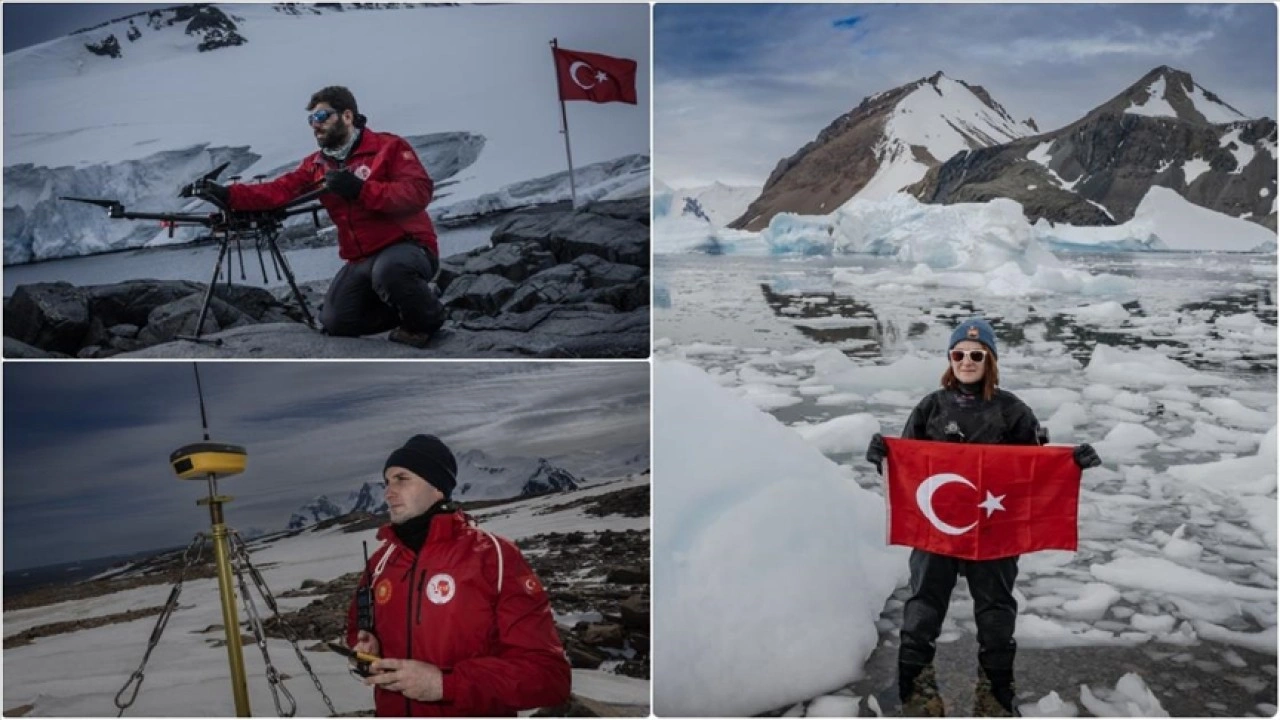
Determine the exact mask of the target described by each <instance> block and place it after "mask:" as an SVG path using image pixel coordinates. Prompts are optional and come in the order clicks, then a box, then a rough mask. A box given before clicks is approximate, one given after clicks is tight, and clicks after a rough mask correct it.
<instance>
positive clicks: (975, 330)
mask: <svg viewBox="0 0 1280 720" xmlns="http://www.w3.org/2000/svg"><path fill="white" fill-rule="evenodd" d="M964 340H977V341H978V342H980V343H982V344H983V345H986V346H987V348H988V349H990V350H991V355H992V356H993V357H994V356H997V355H998V353H997V352H996V331H995V330H992V329H991V323H989V322H987V321H986V320H983V319H982V318H979V317H975V318H969V319H968V320H965V321H964V322H962V323H960V327H958V328H956V329H955V331H954V332H952V333H951V344H950V345H948V346H947V351H948V352H949V351H950V350H951V348H953V347H955V346H956V345H958V344H959V343H960V342H962V341H964Z"/></svg>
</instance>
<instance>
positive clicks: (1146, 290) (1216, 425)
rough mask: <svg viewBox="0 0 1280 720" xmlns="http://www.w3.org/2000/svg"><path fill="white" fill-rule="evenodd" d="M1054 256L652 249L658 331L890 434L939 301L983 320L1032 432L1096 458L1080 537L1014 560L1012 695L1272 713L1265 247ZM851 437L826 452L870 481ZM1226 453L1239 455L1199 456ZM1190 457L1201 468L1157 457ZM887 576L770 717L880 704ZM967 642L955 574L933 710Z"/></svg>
mask: <svg viewBox="0 0 1280 720" xmlns="http://www.w3.org/2000/svg"><path fill="white" fill-rule="evenodd" d="M1064 263H1065V266H1066V267H1065V268H1063V269H1062V272H1061V273H1058V274H1052V273H1051V274H1049V275H1048V276H1047V280H1046V281H1045V283H1044V285H1043V286H1041V287H1023V286H1019V285H1017V284H1016V282H1015V283H1014V284H1013V285H1010V284H1009V283H1008V282H1007V278H1006V279H1004V280H1000V279H995V280H993V279H991V278H988V277H984V276H980V275H977V274H973V273H948V272H928V271H918V270H913V269H912V268H910V267H903V266H901V265H898V264H895V263H893V262H891V261H886V260H883V259H879V258H864V257H856V258H840V259H835V260H833V259H830V258H807V259H779V258H740V257H731V256H721V257H708V256H703V255H660V256H658V257H657V258H656V259H655V266H656V268H655V270H656V272H655V277H656V278H657V282H656V286H655V299H656V302H655V306H656V307H655V315H654V337H655V339H656V346H655V352H656V354H657V355H658V356H660V357H677V358H681V359H684V360H685V361H687V362H691V363H693V364H695V365H698V366H699V367H702V368H703V369H704V370H706V371H708V372H709V373H710V374H712V375H713V376H714V377H715V378H716V379H717V381H718V382H720V383H721V384H723V385H725V386H727V387H730V388H733V389H735V390H737V391H738V392H739V393H740V394H742V395H743V396H744V397H745V398H747V399H748V400H750V401H752V402H753V403H755V404H756V405H757V406H758V407H760V408H762V409H764V410H766V411H767V412H770V413H771V414H773V415H774V416H775V417H776V418H778V419H779V420H780V421H782V422H783V423H785V424H788V425H792V426H796V427H807V426H815V425H817V424H820V423H822V422H824V421H829V420H831V419H833V418H838V417H842V416H847V415H853V414H869V415H871V416H872V417H874V418H875V419H876V420H877V421H879V423H880V427H881V429H882V432H885V433H886V434H889V435H897V434H899V433H900V431H901V429H902V426H903V424H904V423H905V421H906V417H907V415H908V414H909V412H910V410H911V408H912V407H914V405H915V404H916V403H917V402H918V401H919V399H920V398H921V397H922V396H923V395H924V394H925V393H927V392H929V391H930V390H931V389H932V388H933V387H936V384H937V378H938V377H940V376H941V374H942V371H943V370H944V369H945V361H944V360H943V358H942V351H943V349H945V345H946V341H947V338H948V336H949V334H950V331H951V329H952V328H953V327H954V326H955V324H956V323H957V322H958V320H959V319H963V318H965V317H968V316H970V315H973V314H981V315H984V316H986V317H987V318H989V319H991V320H993V324H994V325H995V326H996V328H997V335H998V337H999V340H1000V348H999V350H1000V365H1001V377H1002V386H1004V387H1006V388H1007V389H1009V390H1011V391H1013V392H1014V393H1016V394H1018V395H1019V396H1020V397H1022V398H1023V399H1024V400H1025V401H1026V402H1027V403H1028V404H1029V405H1030V406H1031V407H1032V409H1033V410H1034V411H1035V413H1036V415H1037V417H1038V418H1039V419H1040V421H1041V422H1042V423H1044V424H1046V425H1047V426H1048V427H1049V428H1050V431H1051V433H1052V435H1053V437H1052V438H1051V440H1052V442H1055V443H1079V442H1091V443H1094V445H1095V447H1097V448H1098V450H1099V453H1100V454H1101V455H1102V456H1103V459H1104V463H1105V464H1104V467H1102V468H1099V469H1095V470H1090V471H1089V472H1088V473H1086V474H1085V477H1084V479H1083V486H1082V490H1081V500H1080V538H1081V540H1080V547H1079V550H1078V551H1077V552H1075V553H1065V552H1056V551H1055V552H1041V553H1034V554H1031V555H1028V556H1024V557H1023V558H1022V560H1021V562H1020V575H1019V579H1018V584H1017V591H1018V595H1019V597H1018V599H1019V607H1020V615H1019V631H1018V637H1019V647H1020V650H1019V655H1018V664H1017V676H1018V678H1019V702H1020V703H1035V702H1037V701H1039V700H1041V699H1042V698H1045V697H1046V696H1047V695H1048V694H1049V693H1050V692H1056V693H1057V694H1058V696H1059V697H1060V699H1061V700H1062V701H1064V702H1066V703H1074V705H1075V710H1076V712H1078V713H1079V714H1082V715H1083V714H1089V710H1088V709H1087V708H1085V707H1083V706H1082V702H1081V696H1082V690H1081V686H1082V685H1086V686H1088V687H1089V688H1090V689H1091V692H1092V693H1093V695H1095V696H1097V697H1099V698H1109V697H1110V696H1111V694H1112V693H1113V692H1114V688H1115V687H1116V684H1117V682H1118V681H1119V680H1120V678H1121V677H1122V676H1123V675H1125V674H1126V673H1136V674H1137V675H1138V676H1140V677H1141V678H1142V680H1143V681H1144V682H1145V684H1146V686H1147V687H1148V688H1149V689H1150V690H1151V692H1152V693H1154V695H1155V697H1156V699H1157V700H1159V702H1160V703H1161V705H1162V706H1163V708H1164V709H1165V710H1166V711H1168V712H1170V713H1171V714H1173V715H1175V716H1177V715H1182V716H1187V715H1206V716H1225V715H1233V716H1244V715H1264V716H1269V715H1273V714H1274V713H1275V712H1276V594H1275V589H1276V584H1277V583H1276V580H1277V571H1276V549H1275V548H1276V497H1275V473H1276V467H1275V465H1274V459H1273V458H1274V455H1272V456H1271V458H1272V459H1271V460H1270V465H1269V466H1268V464H1267V461H1265V460H1260V461H1256V462H1255V461H1254V459H1253V456H1255V455H1256V454H1257V453H1258V452H1259V447H1260V444H1261V443H1262V442H1263V439H1264V434H1265V433H1267V432H1268V430H1270V429H1271V428H1273V427H1274V426H1275V424H1276V302H1275V296H1276V265H1275V258H1274V257H1273V256H1212V257H1210V256H1205V257H1197V256H1192V255H1180V254H1160V255H1140V254H1125V255H1118V254H1109V255H1098V256H1085V255H1072V256H1066V257H1065V258H1064ZM1086 273H1087V274H1086ZM1037 277H1038V278H1040V277H1046V276H1043V275H1037ZM1015 280H1016V278H1015ZM1099 348H1101V350H1099ZM935 358H936V360H935ZM1174 363H1176V364H1174ZM890 365H891V366H892V368H891V369H889V370H887V371H886V370H885V367H886V366H890ZM658 392H661V388H659V389H658ZM1270 442H1271V443H1273V444H1274V442H1275V436H1274V434H1273V435H1271V436H1270ZM864 448H865V440H864V441H863V443H862V444H861V445H859V444H857V443H852V442H848V443H843V444H841V443H839V442H837V443H834V444H832V443H828V444H827V446H826V447H824V452H826V454H827V456H828V457H830V458H831V459H832V460H834V461H836V462H838V463H841V464H843V465H846V466H849V467H850V468H852V469H853V470H854V472H855V477H856V479H857V482H859V484H861V485H863V486H864V487H867V488H869V489H872V490H874V491H876V492H882V490H881V488H880V481H879V478H878V476H876V475H875V474H874V471H872V470H870V466H869V465H867V464H866V463H865V462H864V461H862V460H860V457H861V454H862V452H863V449H864ZM1233 458H1240V459H1241V462H1243V463H1245V464H1244V465H1238V466H1235V465H1225V466H1213V465H1208V464H1209V463H1214V462H1218V461H1222V460H1231V459H1233ZM1194 465H1207V466H1208V468H1209V469H1208V470H1207V471H1201V472H1194V471H1191V472H1188V471H1185V470H1183V469H1175V468H1178V466H1194ZM1183 571H1186V572H1187V573H1188V574H1186V575H1185V576H1184V575H1183V574H1182V573H1183ZM906 596H907V590H906V588H899V589H898V590H897V591H896V592H895V594H894V595H893V596H892V597H891V598H889V600H888V602H887V603H886V606H885V609H884V612H883V615H882V616H881V619H880V621H879V623H878V627H879V629H880V630H881V641H880V645H879V647H878V648H877V649H876V650H875V651H874V652H873V654H872V656H871V657H870V658H869V659H868V661H867V663H866V665H865V667H864V671H865V674H864V676H863V677H862V678H861V679H860V680H858V681H857V682H855V683H853V684H852V685H850V686H848V687H845V688H832V693H833V694H835V695H837V696H838V697H835V698H828V699H826V700H822V701H821V702H815V701H809V702H806V703H802V704H800V705H796V706H791V707H784V708H778V709H777V711H776V714H783V713H785V714H787V715H800V714H806V713H809V712H813V713H815V714H820V713H821V712H824V711H828V710H829V709H830V708H832V707H842V708H844V709H845V710H848V709H849V708H851V707H856V708H857V711H858V712H859V713H860V714H864V715H870V714H876V709H877V708H878V709H879V710H880V711H881V712H885V713H893V712H894V711H895V710H896V704H897V700H896V690H895V682H896V678H895V674H896V652H897V650H896V645H897V637H896V635H897V629H898V627H899V626H900V622H901V616H902V603H903V602H904V600H905V599H906ZM976 656H977V648H976V626H975V625H974V622H973V611H972V601H971V600H970V599H969V596H968V592H967V589H966V588H965V585H964V581H963V579H961V581H960V583H959V584H958V587H957V590H956V594H955V595H954V598H953V602H952V605H951V609H950V613H949V614H948V616H947V619H946V623H945V625H944V628H943V635H942V637H941V638H940V645H939V652H938V658H937V661H936V662H937V665H938V670H939V677H940V682H941V684H942V691H943V695H944V699H945V700H946V702H947V704H948V707H949V708H950V710H949V714H969V713H970V712H972V704H971V703H972V690H973V684H974V674H975V673H976ZM855 697H856V698H857V703H856V704H852V703H853V699H854V698H855ZM870 697H874V698H876V701H875V704H874V706H873V703H872V702H870V701H869V699H868V698H870ZM815 700H818V699H815ZM1113 702H1120V701H1119V700H1118V699H1114V698H1113ZM1121 704H1123V703H1121ZM1024 712H1027V713H1028V714H1032V713H1034V708H1032V707H1026V708H1024ZM1060 712H1065V710H1063V711H1060Z"/></svg>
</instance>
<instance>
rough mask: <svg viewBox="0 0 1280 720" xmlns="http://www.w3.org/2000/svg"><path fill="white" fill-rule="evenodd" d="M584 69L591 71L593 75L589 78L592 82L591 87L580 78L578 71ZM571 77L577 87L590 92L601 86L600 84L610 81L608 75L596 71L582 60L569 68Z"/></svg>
mask: <svg viewBox="0 0 1280 720" xmlns="http://www.w3.org/2000/svg"><path fill="white" fill-rule="evenodd" d="M582 68H586V69H587V70H589V71H591V74H590V75H589V76H588V77H589V78H590V80H591V84H589V85H588V84H585V83H583V82H582V78H581V77H579V76H578V71H579V70H581V69H582ZM569 77H570V78H572V79H573V84H574V85H577V86H578V87H580V88H582V89H583V90H590V89H591V88H593V87H595V86H596V85H599V84H600V83H602V82H604V81H605V80H608V79H609V75H608V73H606V72H604V71H603V70H596V69H595V68H593V67H591V66H590V65H588V64H587V63H584V62H582V61H581V60H575V61H574V62H573V64H572V65H570V66H569Z"/></svg>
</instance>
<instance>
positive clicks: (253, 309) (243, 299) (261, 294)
mask: <svg viewBox="0 0 1280 720" xmlns="http://www.w3.org/2000/svg"><path fill="white" fill-rule="evenodd" d="M213 296H214V297H215V298H218V299H219V300H222V301H223V302H225V303H227V304H228V305H231V306H233V307H235V308H236V309H237V310H239V311H240V312H242V313H244V314H246V315H248V316H249V317H251V318H253V319H254V320H256V321H258V322H272V320H270V319H264V318H266V317H267V316H268V314H269V313H270V312H271V311H273V310H279V309H280V305H281V300H278V299H276V297H275V296H274V295H272V294H271V292H270V291H269V290H267V289H265V288H260V287H252V286H250V285H231V286H229V287H228V286H227V284H226V283H218V284H217V285H215V286H214V288H213ZM285 302H290V303H292V302H294V299H293V295H292V293H290V294H289V295H288V296H287V300H285Z"/></svg>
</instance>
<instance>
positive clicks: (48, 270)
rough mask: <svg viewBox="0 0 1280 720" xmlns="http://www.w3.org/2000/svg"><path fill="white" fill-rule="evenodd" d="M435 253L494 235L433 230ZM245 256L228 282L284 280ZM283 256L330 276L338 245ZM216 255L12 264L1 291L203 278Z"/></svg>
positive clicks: (481, 230) (177, 253)
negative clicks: (52, 284) (64, 284)
mask: <svg viewBox="0 0 1280 720" xmlns="http://www.w3.org/2000/svg"><path fill="white" fill-rule="evenodd" d="M437 232H438V233H439V236H438V238H437V239H438V242H439V244H440V256H441V257H449V256H450V255H456V254H457V253H462V252H466V251H468V250H473V249H475V248H478V247H482V246H485V245H487V244H488V243H489V236H490V235H491V234H492V233H493V227H492V226H491V225H473V226H468V227H462V228H452V229H446V228H438V229H437ZM242 250H243V257H244V268H243V269H244V273H243V275H244V276H243V277H241V266H240V259H239V258H240V255H239V254H237V252H236V249H235V246H234V245H233V246H232V248H231V254H233V255H235V258H234V265H233V267H232V268H231V273H232V282H235V283H237V284H241V285H253V286H255V287H282V286H284V285H286V282H285V281H284V280H282V279H277V278H276V272H275V271H274V269H273V267H272V265H271V259H270V258H269V257H267V256H263V260H262V262H263V264H262V265H260V264H259V260H258V255H257V253H256V252H254V251H253V250H252V247H251V246H249V245H245V246H243V247H242ZM284 254H285V258H286V259H287V260H288V262H289V267H290V268H292V269H293V273H294V276H295V277H296V278H297V280H298V282H300V283H305V282H311V281H313V280H327V279H329V278H332V277H333V276H334V274H335V273H337V272H338V269H339V268H340V267H342V260H341V258H339V257H338V248H337V247H336V246H334V245H327V246H324V247H315V248H299V249H294V250H285V251H284ZM217 259H218V246H217V245H202V246H200V247H190V246H184V247H176V248H155V249H147V250H135V251H132V252H121V253H110V254H105V255H93V256H87V257H77V258H67V259H64V260H49V261H46V262H40V263H34V264H30V265H13V266H8V267H5V268H4V294H5V296H6V297H8V296H9V295H12V294H13V291H14V289H15V288H16V287H17V286H19V285H26V284H29V283H38V282H57V281H60V280H61V281H65V282H69V283H71V284H73V285H77V286H83V285H105V284H110V283H116V282H122V281H124V280H138V279H151V280H195V281H199V282H208V281H209V278H211V277H212V276H213V266H214V263H215V262H216V261H217ZM264 266H265V268H266V276H267V281H266V282H265V283H264V282H263V280H262V278H263V267H264ZM226 273H227V266H226V264H225V263H224V265H223V274H222V276H221V280H222V281H223V282H225V281H226Z"/></svg>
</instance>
